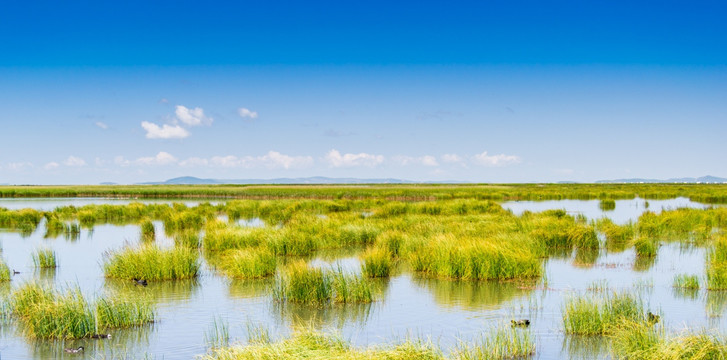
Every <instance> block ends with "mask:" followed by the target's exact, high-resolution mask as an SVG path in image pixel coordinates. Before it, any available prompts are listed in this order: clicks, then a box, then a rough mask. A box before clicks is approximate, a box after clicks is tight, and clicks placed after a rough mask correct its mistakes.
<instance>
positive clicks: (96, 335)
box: [91, 334, 111, 339]
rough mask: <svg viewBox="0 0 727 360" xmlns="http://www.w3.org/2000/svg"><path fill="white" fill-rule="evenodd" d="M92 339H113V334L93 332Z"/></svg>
mask: <svg viewBox="0 0 727 360" xmlns="http://www.w3.org/2000/svg"><path fill="white" fill-rule="evenodd" d="M91 339H111V334H93V335H91Z"/></svg>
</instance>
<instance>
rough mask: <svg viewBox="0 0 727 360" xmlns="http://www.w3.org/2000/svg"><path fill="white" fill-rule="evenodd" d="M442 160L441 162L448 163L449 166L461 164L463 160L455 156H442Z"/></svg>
mask: <svg viewBox="0 0 727 360" xmlns="http://www.w3.org/2000/svg"><path fill="white" fill-rule="evenodd" d="M440 158H441V159H442V162H445V163H450V164H463V163H464V159H463V158H462V157H461V156H459V155H457V154H444V155H442V156H441V157H440Z"/></svg>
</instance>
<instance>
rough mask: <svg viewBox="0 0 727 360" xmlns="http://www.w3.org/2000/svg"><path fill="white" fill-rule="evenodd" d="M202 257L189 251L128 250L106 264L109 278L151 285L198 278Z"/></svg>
mask: <svg viewBox="0 0 727 360" xmlns="http://www.w3.org/2000/svg"><path fill="white" fill-rule="evenodd" d="M198 257H199V256H198V253H197V252H196V251H194V250H191V249H189V248H185V247H174V248H171V249H161V248H159V247H157V246H154V245H141V246H139V247H126V248H124V249H122V250H119V251H115V252H111V253H110V254H109V256H108V257H107V259H106V261H105V263H104V264H103V268H104V273H105V274H106V277H110V278H117V279H128V280H131V279H141V280H148V281H156V280H177V279H187V278H193V277H196V276H197V274H198V272H199V267H200V263H199V259H198Z"/></svg>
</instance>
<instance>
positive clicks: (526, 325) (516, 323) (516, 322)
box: [510, 319, 530, 327]
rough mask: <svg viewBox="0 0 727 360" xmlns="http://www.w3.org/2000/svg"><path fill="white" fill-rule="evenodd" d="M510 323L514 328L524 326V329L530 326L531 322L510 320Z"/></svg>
mask: <svg viewBox="0 0 727 360" xmlns="http://www.w3.org/2000/svg"><path fill="white" fill-rule="evenodd" d="M510 323H511V324H512V326H523V327H528V326H530V320H528V319H523V320H510Z"/></svg>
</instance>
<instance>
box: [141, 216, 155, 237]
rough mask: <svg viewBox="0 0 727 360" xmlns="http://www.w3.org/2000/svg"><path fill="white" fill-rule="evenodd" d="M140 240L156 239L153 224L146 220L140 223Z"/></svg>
mask: <svg viewBox="0 0 727 360" xmlns="http://www.w3.org/2000/svg"><path fill="white" fill-rule="evenodd" d="M140 228H141V240H143V241H154V239H155V238H156V230H155V229H154V223H153V222H152V221H151V220H149V219H146V220H144V221H142V222H141V225H140Z"/></svg>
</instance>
